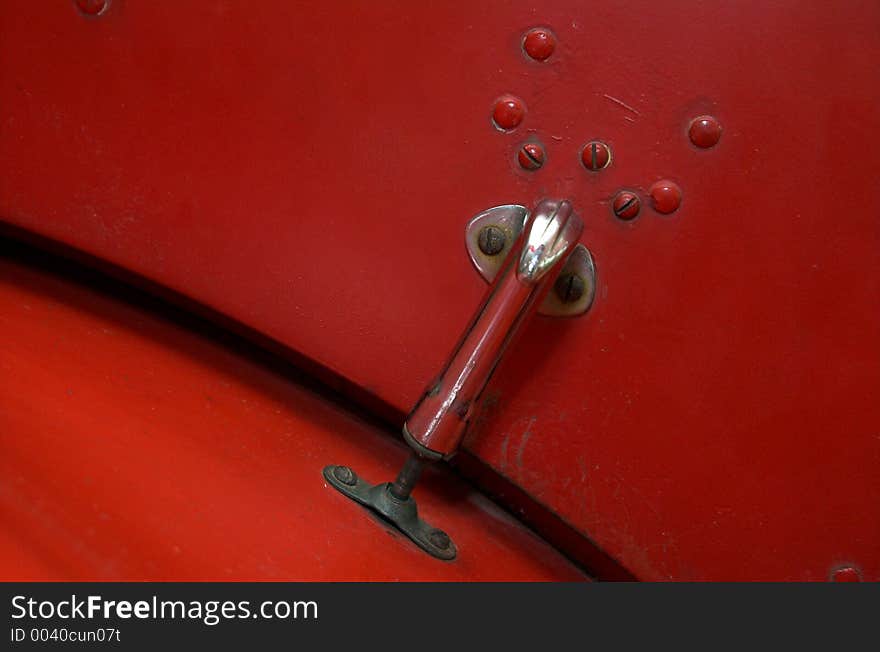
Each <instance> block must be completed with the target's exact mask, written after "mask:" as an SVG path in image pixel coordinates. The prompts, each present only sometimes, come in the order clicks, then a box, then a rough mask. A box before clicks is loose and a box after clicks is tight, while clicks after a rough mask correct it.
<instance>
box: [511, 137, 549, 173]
mask: <svg viewBox="0 0 880 652" xmlns="http://www.w3.org/2000/svg"><path fill="white" fill-rule="evenodd" d="M545 156H546V155H545V154H544V147H543V146H542V145H541V144H540V143H526V144H525V145H523V146H522V147H520V148H519V151H518V152H517V153H516V158H517V160H518V161H519V164H520V166H521V167H522V168H523V169H524V170H537V169H538V168H540V167H541V166H542V165H544V159H545Z"/></svg>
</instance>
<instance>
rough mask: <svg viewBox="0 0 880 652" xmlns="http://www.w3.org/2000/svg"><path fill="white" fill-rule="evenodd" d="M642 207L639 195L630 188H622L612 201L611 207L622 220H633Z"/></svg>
mask: <svg viewBox="0 0 880 652" xmlns="http://www.w3.org/2000/svg"><path fill="white" fill-rule="evenodd" d="M641 207H642V201H641V200H640V199H639V196H638V195H637V194H635V193H633V192H629V191H628V190H622V191H620V192H619V193H617V196H616V197H615V198H614V201H613V202H612V203H611V209H612V210H613V211H614V214H615V215H616V216H617V217H619V218H620V219H622V220H631V219H633V218H634V217H635V216H636V215H638V214H639V209H640V208H641Z"/></svg>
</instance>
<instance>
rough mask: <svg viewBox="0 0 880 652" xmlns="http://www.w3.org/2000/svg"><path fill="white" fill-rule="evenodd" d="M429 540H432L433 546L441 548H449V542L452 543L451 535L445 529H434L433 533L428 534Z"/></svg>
mask: <svg viewBox="0 0 880 652" xmlns="http://www.w3.org/2000/svg"><path fill="white" fill-rule="evenodd" d="M428 541H430V542H431V545H432V546H434V547H435V548H439V549H440V550H446V549H448V548H449V544H450V543H452V541H451V540H450V539H449V535H448V534H446V532H444V531H443V530H432V531H431V534H429V535H428Z"/></svg>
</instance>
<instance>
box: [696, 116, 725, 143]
mask: <svg viewBox="0 0 880 652" xmlns="http://www.w3.org/2000/svg"><path fill="white" fill-rule="evenodd" d="M688 137H689V138H690V139H691V142H692V143H693V144H694V145H696V146H697V147H701V148H703V149H708V148H709V147H714V146H715V145H717V144H718V141H719V140H720V138H721V124H720V123H719V122H718V120H716V119H715V118H713V117H712V116H711V115H701V116H699V117H696V118H694V119H693V120H692V121H691V126H690V127H689V128H688Z"/></svg>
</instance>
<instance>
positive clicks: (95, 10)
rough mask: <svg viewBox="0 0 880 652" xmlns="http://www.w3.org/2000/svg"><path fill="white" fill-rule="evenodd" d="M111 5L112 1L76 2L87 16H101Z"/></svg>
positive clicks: (89, 0)
mask: <svg viewBox="0 0 880 652" xmlns="http://www.w3.org/2000/svg"><path fill="white" fill-rule="evenodd" d="M109 3H110V0H76V6H77V7H79V10H80V11H81V12H83V13H84V14H85V15H86V16H100V15H101V14H102V13H104V10H105V9H106V8H107V5H108V4H109Z"/></svg>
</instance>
